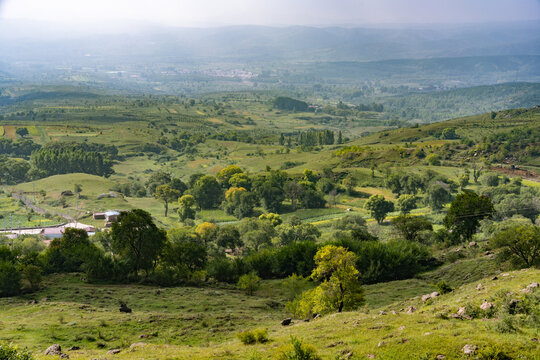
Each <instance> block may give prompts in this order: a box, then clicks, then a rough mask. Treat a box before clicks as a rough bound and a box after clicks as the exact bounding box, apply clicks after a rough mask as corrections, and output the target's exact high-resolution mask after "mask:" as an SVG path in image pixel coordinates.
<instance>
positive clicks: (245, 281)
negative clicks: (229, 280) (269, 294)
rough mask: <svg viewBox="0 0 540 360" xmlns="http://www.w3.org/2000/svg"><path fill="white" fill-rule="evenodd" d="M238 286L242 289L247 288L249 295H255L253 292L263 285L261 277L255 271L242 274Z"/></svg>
mask: <svg viewBox="0 0 540 360" xmlns="http://www.w3.org/2000/svg"><path fill="white" fill-rule="evenodd" d="M237 286H238V287H239V288H240V289H242V290H245V291H246V293H247V294H248V295H253V293H254V292H255V291H256V290H257V289H259V287H260V286H261V278H260V277H258V276H257V274H255V273H254V272H251V273H249V274H245V275H242V276H240V279H238V284H237Z"/></svg>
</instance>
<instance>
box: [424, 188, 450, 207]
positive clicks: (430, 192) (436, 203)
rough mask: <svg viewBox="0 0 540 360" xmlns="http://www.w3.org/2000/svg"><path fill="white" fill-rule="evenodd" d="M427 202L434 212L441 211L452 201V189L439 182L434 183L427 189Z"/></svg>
mask: <svg viewBox="0 0 540 360" xmlns="http://www.w3.org/2000/svg"><path fill="white" fill-rule="evenodd" d="M427 200H428V203H429V206H431V208H432V209H433V210H435V211H439V210H441V209H442V208H443V206H444V204H446V203H448V202H450V201H451V200H452V194H451V193H450V187H449V186H448V185H447V184H445V183H442V182H439V181H436V182H434V183H432V184H431V185H430V186H429V187H428V189H427Z"/></svg>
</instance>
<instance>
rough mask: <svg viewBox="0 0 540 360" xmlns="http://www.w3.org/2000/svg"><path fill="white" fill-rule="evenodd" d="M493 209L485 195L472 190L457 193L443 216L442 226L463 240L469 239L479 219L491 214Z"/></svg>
mask: <svg viewBox="0 0 540 360" xmlns="http://www.w3.org/2000/svg"><path fill="white" fill-rule="evenodd" d="M494 212H495V209H494V208H493V203H492V202H491V200H490V199H489V198H488V197H487V196H480V195H478V194H476V193H475V192H472V191H467V192H464V193H461V194H458V195H457V196H456V198H455V199H454V201H453V202H452V204H451V205H450V209H449V210H448V214H447V215H446V216H445V217H444V226H446V228H447V229H451V230H452V231H453V232H455V233H456V235H458V236H460V237H461V239H463V240H468V239H470V238H471V237H472V236H473V234H474V233H475V232H476V229H477V228H478V225H479V224H480V220H482V219H484V218H489V217H491V216H493V214H494Z"/></svg>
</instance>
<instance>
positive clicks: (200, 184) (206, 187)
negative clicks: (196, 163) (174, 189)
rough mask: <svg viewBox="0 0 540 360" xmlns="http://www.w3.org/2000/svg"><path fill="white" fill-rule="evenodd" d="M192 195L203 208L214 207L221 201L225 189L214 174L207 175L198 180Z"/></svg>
mask: <svg viewBox="0 0 540 360" xmlns="http://www.w3.org/2000/svg"><path fill="white" fill-rule="evenodd" d="M191 195H193V196H194V197H195V200H197V204H199V207H200V208H201V209H212V208H214V207H217V205H219V204H220V203H221V199H222V197H223V190H222V189H221V186H220V185H219V183H218V182H217V181H216V178H215V177H213V176H212V175H205V176H203V177H201V178H200V179H198V180H197V182H196V183H195V185H194V186H193V189H192V190H191Z"/></svg>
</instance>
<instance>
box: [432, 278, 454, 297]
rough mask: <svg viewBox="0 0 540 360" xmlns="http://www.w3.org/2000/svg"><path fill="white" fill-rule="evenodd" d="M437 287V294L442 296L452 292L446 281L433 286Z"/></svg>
mask: <svg viewBox="0 0 540 360" xmlns="http://www.w3.org/2000/svg"><path fill="white" fill-rule="evenodd" d="M435 286H436V287H437V291H438V292H439V294H441V295H443V294H447V293H449V292H452V290H453V289H452V288H451V287H450V285H448V284H447V283H446V281H441V282H439V283H437V284H436V285H435Z"/></svg>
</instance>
